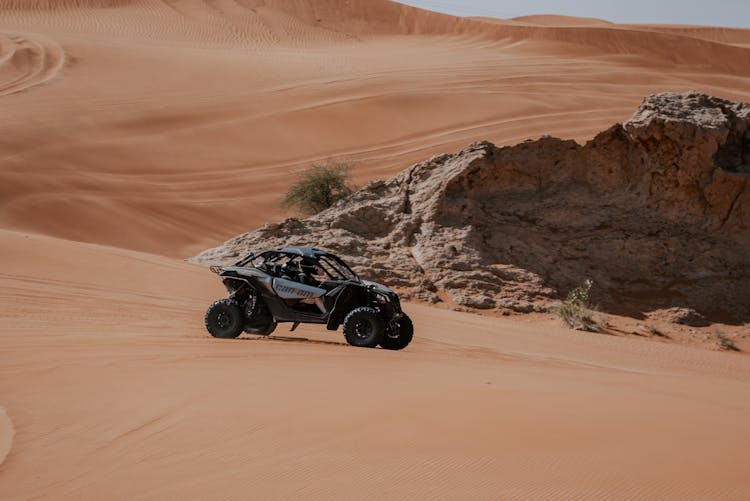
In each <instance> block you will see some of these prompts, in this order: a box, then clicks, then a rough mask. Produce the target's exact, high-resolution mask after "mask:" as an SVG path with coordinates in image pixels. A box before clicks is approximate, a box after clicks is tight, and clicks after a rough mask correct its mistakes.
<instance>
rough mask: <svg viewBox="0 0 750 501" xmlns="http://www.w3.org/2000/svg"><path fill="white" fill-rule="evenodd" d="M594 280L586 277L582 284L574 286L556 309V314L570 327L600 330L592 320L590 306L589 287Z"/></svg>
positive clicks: (589, 330) (592, 315)
mask: <svg viewBox="0 0 750 501" xmlns="http://www.w3.org/2000/svg"><path fill="white" fill-rule="evenodd" d="M593 286H594V282H593V281H591V280H590V279H586V281H584V282H583V284H582V285H580V286H579V287H576V288H575V289H573V290H572V291H570V293H569V294H568V297H567V299H566V300H565V301H563V303H562V304H561V305H560V307H559V308H558V310H557V314H558V315H559V316H560V318H561V319H562V320H563V322H565V323H566V324H567V325H568V326H569V327H570V328H571V329H576V330H581V331H586V332H600V331H601V328H600V327H599V324H598V323H597V322H596V320H594V311H593V310H592V308H591V288H592V287H593Z"/></svg>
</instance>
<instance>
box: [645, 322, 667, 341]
mask: <svg viewBox="0 0 750 501" xmlns="http://www.w3.org/2000/svg"><path fill="white" fill-rule="evenodd" d="M646 330H647V331H648V333H649V334H651V335H652V336H656V337H665V338H669V336H668V335H667V334H666V333H664V332H662V331H661V330H660V329H659V328H658V327H657V326H655V325H654V324H646Z"/></svg>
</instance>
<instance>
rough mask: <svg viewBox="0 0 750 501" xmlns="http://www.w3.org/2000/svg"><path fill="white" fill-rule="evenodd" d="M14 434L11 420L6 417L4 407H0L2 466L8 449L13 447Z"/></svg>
mask: <svg viewBox="0 0 750 501" xmlns="http://www.w3.org/2000/svg"><path fill="white" fill-rule="evenodd" d="M15 434H16V432H15V429H14V428H13V422H12V421H11V420H10V417H8V414H7V413H6V412H5V409H4V408H2V407H0V466H2V464H3V462H4V461H5V458H6V457H8V454H9V453H10V450H11V449H12V448H13V437H14V436H15Z"/></svg>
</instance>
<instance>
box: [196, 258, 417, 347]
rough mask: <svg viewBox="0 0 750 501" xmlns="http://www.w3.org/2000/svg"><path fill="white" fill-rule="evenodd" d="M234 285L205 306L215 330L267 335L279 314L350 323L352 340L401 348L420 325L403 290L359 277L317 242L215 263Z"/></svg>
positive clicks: (225, 334) (347, 330) (223, 334)
mask: <svg viewBox="0 0 750 501" xmlns="http://www.w3.org/2000/svg"><path fill="white" fill-rule="evenodd" d="M211 271H212V272H214V273H216V274H217V275H219V276H220V277H221V279H222V282H223V283H224V286H225V287H226V288H227V291H228V292H229V297H228V298H226V299H222V300H220V301H216V302H215V303H214V304H212V305H211V306H210V307H209V308H208V311H207V312H206V317H205V322H206V329H208V332H210V333H211V335H212V336H214V337H219V338H236V337H237V336H239V335H240V334H241V333H242V331H245V332H247V333H250V334H259V335H263V336H267V335H269V334H271V333H272V332H273V331H274V329H276V325H277V324H278V323H281V322H289V323H292V324H293V325H292V329H291V330H295V329H296V328H297V326H298V325H299V324H301V323H312V324H325V326H326V327H327V328H328V330H337V329H338V327H339V325H343V326H344V337H345V338H346V340H347V342H348V343H349V344H351V345H353V346H361V347H367V348H373V347H375V346H377V345H380V346H381V347H383V348H385V349H388V350H401V349H403V348H406V346H407V345H408V344H409V343H410V342H411V339H412V336H413V334H414V327H413V325H412V322H411V319H409V317H408V316H407V315H406V314H405V313H404V312H403V311H402V310H401V304H400V302H399V297H398V294H396V293H395V292H393V291H392V290H391V289H389V288H387V287H385V286H383V285H380V284H378V283H375V282H368V281H366V280H362V279H360V278H359V277H358V276H357V274H356V273H354V272H353V271H352V269H351V268H350V267H349V266H347V265H346V263H344V261H342V260H341V259H340V258H338V257H337V256H335V255H333V254H331V253H329V252H326V251H324V250H320V249H315V248H311V247H285V248H280V249H275V250H267V251H265V252H261V253H260V254H249V255H248V256H246V257H244V258H242V259H240V260H239V261H237V262H236V263H235V264H234V265H232V266H212V267H211Z"/></svg>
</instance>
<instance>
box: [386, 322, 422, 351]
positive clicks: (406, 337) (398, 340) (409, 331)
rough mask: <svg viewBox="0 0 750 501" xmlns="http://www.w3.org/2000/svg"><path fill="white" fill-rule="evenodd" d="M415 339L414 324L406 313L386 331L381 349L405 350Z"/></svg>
mask: <svg viewBox="0 0 750 501" xmlns="http://www.w3.org/2000/svg"><path fill="white" fill-rule="evenodd" d="M413 337H414V324H413V323H412V322H411V318H409V316H408V315H407V314H406V313H404V315H403V316H402V317H401V318H399V319H398V320H396V321H394V322H391V323H390V324H389V325H388V327H387V328H386V330H385V335H384V336H383V339H381V340H380V347H381V348H384V349H386V350H403V349H404V348H406V347H407V346H409V343H411V340H412V338H413Z"/></svg>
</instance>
